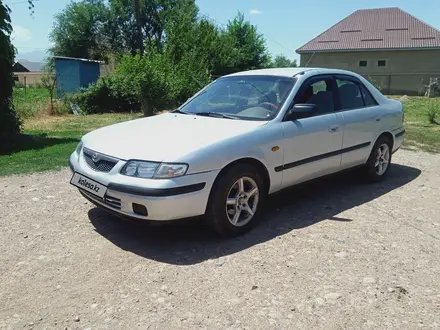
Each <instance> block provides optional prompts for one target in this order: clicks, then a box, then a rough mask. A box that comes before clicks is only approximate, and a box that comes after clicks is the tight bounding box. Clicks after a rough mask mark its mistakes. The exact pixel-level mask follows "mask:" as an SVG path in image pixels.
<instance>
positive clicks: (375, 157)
mask: <svg viewBox="0 0 440 330" xmlns="http://www.w3.org/2000/svg"><path fill="white" fill-rule="evenodd" d="M386 149H387V150H386ZM379 150H380V153H381V155H382V154H383V155H382V156H380V155H379ZM384 152H385V153H384ZM391 156H392V141H391V140H390V138H388V137H386V136H380V137H379V138H378V139H377V141H376V143H375V144H374V146H373V149H372V150H371V154H370V157H369V158H368V160H367V163H366V164H365V175H366V179H367V181H368V182H379V181H382V180H383V179H384V178H385V177H386V176H387V174H388V172H389V169H390V166H391ZM380 166H382V167H380ZM384 166H385V168H383V167H384Z"/></svg>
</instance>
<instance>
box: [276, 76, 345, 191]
mask: <svg viewBox="0 0 440 330" xmlns="http://www.w3.org/2000/svg"><path fill="white" fill-rule="evenodd" d="M335 89H336V84H335V80H334V79H333V77H332V76H331V75H318V76H314V77H311V78H310V79H308V80H306V81H305V82H304V83H303V84H302V86H301V88H300V90H299V91H298V93H297V95H296V96H295V99H294V102H293V103H292V105H291V106H293V105H294V104H297V103H307V104H315V105H316V106H317V110H318V111H317V113H316V114H315V115H313V116H311V117H308V118H301V119H295V120H287V119H285V120H284V121H283V123H282V128H283V134H284V139H283V143H282V148H283V151H284V164H283V166H279V167H277V168H276V169H275V170H276V171H283V184H282V186H283V188H284V187H288V186H291V185H293V184H296V183H299V182H303V181H306V180H309V179H313V178H315V177H319V176H322V175H325V174H329V173H333V172H336V171H338V170H339V167H340V163H341V154H340V150H341V146H342V134H343V131H342V119H341V116H340V114H338V113H336V112H335V96H336V91H335Z"/></svg>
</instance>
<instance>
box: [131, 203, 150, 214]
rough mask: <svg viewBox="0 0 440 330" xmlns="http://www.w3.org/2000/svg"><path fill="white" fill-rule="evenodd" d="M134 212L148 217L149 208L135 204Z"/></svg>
mask: <svg viewBox="0 0 440 330" xmlns="http://www.w3.org/2000/svg"><path fill="white" fill-rule="evenodd" d="M132 206H133V212H134V213H136V214H138V215H143V216H144V217H146V216H148V211H147V208H146V207H145V206H144V205H142V204H136V203H133V204H132Z"/></svg>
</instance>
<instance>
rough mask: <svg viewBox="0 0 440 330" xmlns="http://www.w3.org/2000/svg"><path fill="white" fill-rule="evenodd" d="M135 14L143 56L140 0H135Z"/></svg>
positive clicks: (141, 54) (139, 44) (138, 39)
mask: <svg viewBox="0 0 440 330" xmlns="http://www.w3.org/2000/svg"><path fill="white" fill-rule="evenodd" d="M134 16H135V18H136V29H137V43H138V46H139V53H140V56H141V57H142V56H143V55H144V38H143V35H142V22H141V6H140V3H139V0H134Z"/></svg>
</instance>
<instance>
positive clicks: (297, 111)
mask: <svg viewBox="0 0 440 330" xmlns="http://www.w3.org/2000/svg"><path fill="white" fill-rule="evenodd" d="M317 111H318V108H317V106H316V104H308V103H298V104H295V105H294V106H293V108H292V109H290V110H289V113H288V115H287V119H288V120H295V119H301V118H307V117H311V116H313V115H315V114H316V113H317Z"/></svg>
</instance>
